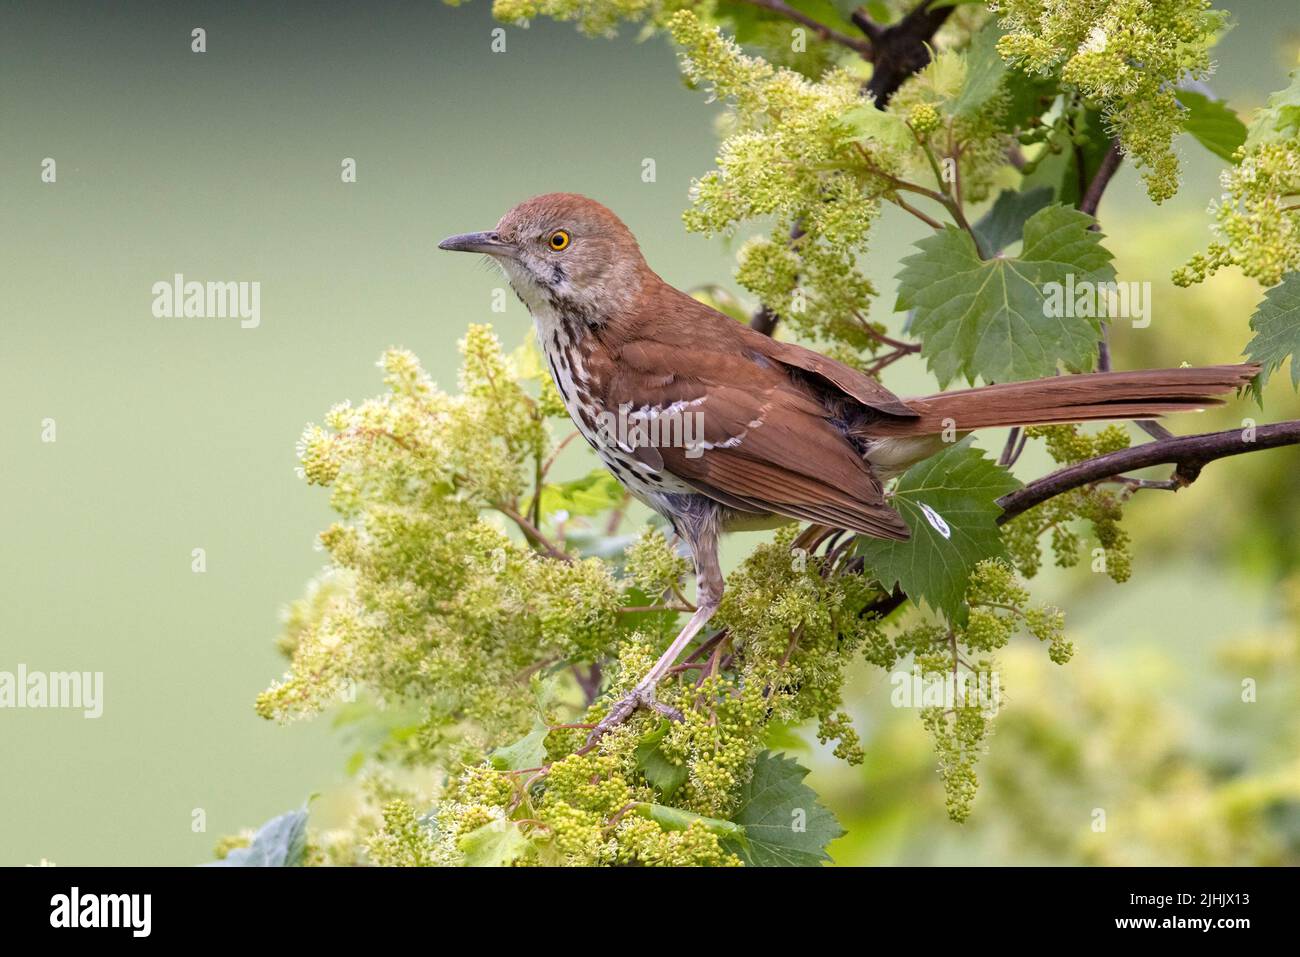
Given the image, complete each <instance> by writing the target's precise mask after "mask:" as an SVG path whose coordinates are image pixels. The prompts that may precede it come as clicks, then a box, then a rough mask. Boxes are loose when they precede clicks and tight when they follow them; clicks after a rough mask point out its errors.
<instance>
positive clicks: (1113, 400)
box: [870, 365, 1259, 436]
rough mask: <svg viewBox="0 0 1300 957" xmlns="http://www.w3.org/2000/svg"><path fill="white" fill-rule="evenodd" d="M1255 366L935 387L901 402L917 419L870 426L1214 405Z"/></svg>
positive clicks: (916, 427) (905, 430) (1107, 415)
mask: <svg viewBox="0 0 1300 957" xmlns="http://www.w3.org/2000/svg"><path fill="white" fill-rule="evenodd" d="M1258 371H1259V366H1256V365H1230V366H1205V367H1202V368H1196V369H1193V368H1187V369H1143V370H1141V371H1138V372H1095V373H1090V374H1087V375H1062V376H1055V377H1053V378H1048V379H1034V380H1032V381H1030V382H1007V383H1003V384H999V385H990V386H984V387H983V388H978V389H963V390H961V391H958V392H941V393H938V394H936V395H929V396H925V397H923V398H919V399H908V400H907V404H908V405H909V406H911V407H912V408H913V409H915V410H916V411H917V412H918V413H919V417H918V418H914V419H902V418H898V419H894V418H889V419H887V420H885V421H879V420H877V421H875V422H872V424H871V426H870V431H871V433H872V434H873V435H877V436H915V435H934V434H937V433H940V432H943V431H944V430H946V429H955V430H956V431H958V432H968V431H970V430H972V429H984V428H991V427H996V426H1008V425H1050V424H1053V423H1061V422H1088V421H1094V420H1099V419H1151V418H1155V417H1156V416H1160V415H1164V414H1165V413H1167V412H1189V411H1195V410H1197V409H1204V408H1206V407H1207V406H1212V405H1222V404H1223V403H1222V400H1220V399H1216V398H1214V396H1216V395H1222V394H1223V393H1226V392H1231V391H1233V390H1234V389H1238V388H1241V387H1242V386H1244V385H1245V384H1246V383H1247V382H1249V381H1250V380H1251V378H1252V377H1253V376H1254V375H1255V373H1257V372H1258Z"/></svg>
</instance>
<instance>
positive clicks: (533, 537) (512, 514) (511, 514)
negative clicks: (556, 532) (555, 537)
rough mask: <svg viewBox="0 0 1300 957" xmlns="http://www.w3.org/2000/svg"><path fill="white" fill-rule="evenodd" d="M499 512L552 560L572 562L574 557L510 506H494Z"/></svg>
mask: <svg viewBox="0 0 1300 957" xmlns="http://www.w3.org/2000/svg"><path fill="white" fill-rule="evenodd" d="M493 507H494V508H495V509H496V510H497V511H498V512H500V513H501V514H502V515H504V516H505V517H506V518H508V519H510V521H512V522H514V523H515V524H516V525H518V526H519V530H520V531H521V532H523V533H524V537H525V538H527V539H528V540H529V541H531V542H533V543H534V544H537V545H540V546H541V547H542V548H543V549H544V550H545V552H546V554H548V555H550V556H551V557H552V558H558V559H560V560H561V561H565V562H571V561H573V556H572V555H569V554H567V553H565V552H564V551H563V550H561V549H560V548H559V547H558V546H557V545H556V544H555V543H554V542H552V541H551V540H550V539H549V538H547V537H546V536H545V535H543V534H542V533H541V532H540V531H538V529H537V526H536V525H534V524H533V523H532V522H530V521H528V519H526V518H524V517H523V516H522V515H520V514H519V513H518V512H517V511H515V509H513V508H511V507H510V506H509V505H505V504H500V505H495V506H493Z"/></svg>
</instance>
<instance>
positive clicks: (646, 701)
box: [587, 684, 682, 747]
mask: <svg viewBox="0 0 1300 957" xmlns="http://www.w3.org/2000/svg"><path fill="white" fill-rule="evenodd" d="M637 708H649V709H650V710H651V711H655V712H657V713H659V714H662V715H664V716H665V717H666V718H668V719H670V720H672V721H681V720H682V713H681V712H680V711H678V710H677V709H676V708H674V707H672V706H671V705H666V704H664V703H663V702H662V701H659V700H658V699H657V698H656V697H655V688H654V685H652V684H650V685H637V686H636V687H635V688H633V689H632V690H631V692H629V693H628V695H627V696H626V697H624V698H621V699H620V700H619V701H617V702H616V703H615V704H614V707H612V708H610V709H609V714H607V715H605V717H604V718H602V719H601V720H600V723H599V724H597V725H596V727H594V728H592V729H591V733H590V734H589V735H587V746H588V747H590V746H591V745H593V744H595V743H596V742H597V741H599V740H600V739H601V737H602V736H603V735H605V734H607V733H608V732H610V731H612V730H613V729H614V728H617V727H618V726H619V725H620V724H622V723H623V722H624V721H626V720H627V719H628V718H630V717H632V714H633V713H634V712H635V711H636V709H637Z"/></svg>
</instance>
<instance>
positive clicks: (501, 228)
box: [438, 193, 1258, 745]
mask: <svg viewBox="0 0 1300 957" xmlns="http://www.w3.org/2000/svg"><path fill="white" fill-rule="evenodd" d="M438 246H439V248H440V249H444V250H452V251H458V252H470V253H482V254H485V255H486V256H488V257H490V258H491V260H493V261H495V262H496V263H497V264H499V265H500V267H501V268H502V269H503V271H504V272H505V275H506V278H507V280H508V282H509V284H510V286H511V287H512V289H513V290H514V292H515V293H516V295H517V296H518V297H519V299H520V300H521V301H522V302H523V304H524V306H525V307H526V308H527V310H528V312H529V313H530V314H531V316H532V319H533V324H534V328H535V331H536V335H537V339H538V344H539V346H540V348H541V351H542V353H543V354H544V355H545V357H546V363H547V365H548V367H549V369H550V373H551V376H552V378H553V379H554V382H555V386H556V388H557V389H558V391H559V393H560V396H561V398H562V399H563V401H564V405H565V407H566V409H567V410H568V413H569V416H570V417H571V418H572V420H573V422H574V424H575V426H576V427H577V429H578V431H579V432H580V433H581V434H582V436H583V437H584V438H585V439H586V440H587V442H588V444H590V445H591V446H592V448H593V449H594V450H595V452H596V454H597V455H598V456H599V458H600V459H601V461H602V462H603V463H604V465H605V466H606V467H607V468H608V469H609V470H610V471H611V472H612V473H613V474H614V476H615V478H617V479H618V480H619V482H621V483H622V484H623V486H624V487H625V488H626V489H627V490H628V491H629V492H631V493H632V495H634V496H635V497H636V498H638V499H639V500H641V501H642V502H644V503H645V504H646V505H648V506H649V507H650V508H652V509H654V510H655V511H656V512H658V513H659V514H660V515H662V516H663V517H664V518H666V519H667V520H668V522H669V523H670V524H671V526H672V528H673V531H674V532H675V533H676V535H677V536H678V538H679V539H680V540H681V541H682V542H684V543H685V544H686V546H687V548H688V549H689V550H690V553H691V557H692V559H693V564H694V570H695V577H696V594H697V597H696V602H695V610H694V612H693V613H692V614H691V616H690V619H689V620H688V621H687V623H686V625H685V626H684V627H683V628H682V630H681V631H680V632H679V633H678V635H677V636H676V637H675V638H674V639H673V641H672V642H671V643H670V644H669V645H668V647H667V649H666V650H665V651H664V652H663V654H662V655H661V656H660V658H659V659H658V660H657V661H656V662H655V664H654V665H653V666H652V667H651V668H650V670H649V671H648V672H647V674H646V675H645V676H644V677H643V678H641V680H640V681H638V682H637V684H636V685H635V687H634V688H633V690H632V691H631V692H630V693H629V694H627V695H626V696H625V697H623V698H622V699H621V700H619V701H617V702H614V703H613V704H612V705H611V707H610V708H609V710H608V711H607V712H606V714H605V716H604V717H603V718H602V719H601V721H600V722H599V723H597V724H596V725H595V727H594V728H593V729H592V730H591V733H590V736H589V738H588V742H587V743H588V744H589V745H590V744H593V743H594V742H596V741H597V740H598V739H599V738H600V737H601V736H602V735H604V734H605V733H607V732H608V731H610V730H611V729H612V728H614V727H616V726H617V725H619V724H621V723H623V722H625V721H626V720H627V719H628V718H629V717H630V716H631V715H632V714H633V713H634V712H635V711H636V710H637V709H638V708H647V709H651V710H654V711H658V712H660V713H662V714H665V715H667V716H669V717H680V715H679V714H678V713H677V712H676V711H675V709H673V708H671V707H669V706H667V705H665V704H663V703H661V702H659V701H658V700H657V699H656V697H655V688H656V686H657V685H658V684H659V682H660V681H661V680H662V679H663V678H664V677H665V675H667V674H668V672H669V670H670V669H671V668H672V666H673V664H674V663H675V662H676V660H677V658H678V657H679V656H680V655H681V653H682V652H683V650H684V649H685V648H686V647H687V646H688V645H689V644H690V643H691V641H692V640H693V639H694V638H695V637H696V636H697V635H698V634H699V633H700V632H701V630H702V629H703V628H704V627H705V625H706V624H707V623H708V621H709V620H710V618H712V616H713V615H714V613H715V612H716V611H717V609H718V607H719V605H720V603H721V600H722V596H723V575H722V571H721V568H720V565H719V559H718V541H719V536H720V534H721V533H723V532H725V531H731V530H736V529H742V528H761V527H771V525H772V524H775V523H781V522H789V521H798V522H810V523H814V524H817V525H821V526H825V527H829V528H833V529H841V530H844V531H848V532H853V533H857V534H861V535H867V536H872V537H875V538H881V539H891V540H895V541H906V540H907V539H908V538H909V536H910V534H911V530H910V529H909V527H908V525H907V523H906V522H905V521H904V519H903V517H902V515H901V514H900V513H899V511H898V510H897V509H895V508H894V507H892V506H891V505H890V497H889V494H888V492H887V491H886V486H887V483H889V482H890V481H891V480H892V479H893V478H895V477H897V476H899V475H901V474H902V473H903V472H905V471H906V470H907V469H908V468H910V467H911V466H912V465H914V464H916V463H918V462H920V461H923V460H924V459H926V458H929V457H930V456H932V455H935V454H936V453H938V452H939V451H941V450H942V449H943V448H944V447H945V445H946V444H947V443H949V442H951V441H954V440H955V439H956V438H958V437H960V436H964V435H966V434H968V433H970V432H972V431H975V430H978V429H983V428H992V427H1007V426H1029V425H1046V424H1057V423H1078V422H1090V421H1096V420H1122V419H1151V418H1155V417H1157V416H1161V415H1164V414H1166V413H1172V412H1181V411H1191V410H1198V409H1203V408H1205V407H1207V406H1211V405H1218V404H1221V400H1219V399H1216V398H1214V397H1215V396H1217V395H1219V394H1222V393H1226V392H1230V391H1232V390H1235V389H1238V388H1240V387H1242V386H1244V385H1245V384H1246V383H1247V382H1249V380H1250V379H1251V378H1252V377H1253V376H1254V375H1255V373H1256V372H1257V371H1258V367H1257V366H1255V365H1250V364H1238V365H1218V366H1206V367H1199V368H1189V367H1183V368H1177V369H1144V370H1139V371H1133V372H1096V373H1083V374H1071V375H1058V376H1052V377H1047V378H1042V379H1037V380H1029V381H1016V382H1003V383H996V384H992V385H985V386H982V387H978V388H971V389H963V390H955V391H949V392H941V393H938V394H935V395H928V396H922V397H919V398H910V399H902V398H899V397H898V396H896V395H895V394H894V393H892V392H890V391H889V390H888V389H886V388H885V387H884V386H883V385H882V384H881V383H880V382H878V381H877V380H876V379H874V378H872V377H870V376H868V375H866V374H865V373H863V372H861V371H859V370H857V369H854V368H852V367H850V366H847V365H844V364H842V363H840V362H838V361H836V360H833V359H831V358H828V357H827V356H824V355H821V354H820V353H818V352H816V351H813V350H811V349H807V348H804V347H802V346H800V345H797V344H795V343H791V342H784V341H779V340H777V339H774V338H772V337H771V336H769V335H766V334H764V333H762V332H760V331H758V330H755V329H752V328H750V327H749V326H747V325H745V324H744V323H741V322H738V321H737V320H735V319H733V318H731V317H728V316H726V315H724V314H722V313H720V312H718V311H717V310H715V309H713V308H711V307H710V306H708V305H706V304H705V303H703V302H700V301H699V300H697V299H696V298H694V297H693V296H691V295H689V294H688V293H685V292H682V291H681V290H679V289H677V288H675V287H673V286H672V285H670V284H669V283H667V282H665V281H664V280H663V279H661V278H660V277H659V276H658V275H657V274H656V273H655V272H654V271H653V270H652V269H651V268H650V266H649V265H648V264H647V263H646V260H645V257H644V256H643V255H642V252H641V248H640V246H639V244H638V243H637V240H636V237H635V236H634V235H633V234H632V232H631V230H629V229H628V227H627V226H626V225H624V224H623V222H622V221H621V220H620V219H619V218H618V217H617V216H616V215H615V214H614V213H613V212H611V211H610V210H609V209H607V208H606V207H605V206H603V205H601V204H600V203H598V202H596V201H595V200H592V199H589V198H587V197H585V196H581V195H578V194H576V193H547V194H544V195H541V196H535V197H533V198H531V199H527V200H524V201H523V202H521V203H519V204H518V205H516V206H514V207H513V208H512V209H510V210H509V211H508V212H507V213H506V214H505V215H504V216H502V217H501V219H500V220H499V221H498V222H497V224H496V226H495V227H494V228H493V229H490V230H485V231H481V232H471V233H462V234H459V235H455V236H450V237H448V238H446V239H444V240H442V241H441V242H440V243H439V244H438ZM620 414H621V415H622V416H623V417H624V419H626V418H627V417H628V415H629V414H631V415H633V416H636V417H638V421H639V422H640V423H641V424H642V425H645V424H649V423H657V422H658V421H659V420H661V419H664V418H668V417H676V418H678V419H683V420H684V421H685V422H686V423H694V424H695V425H696V426H697V428H696V430H695V432H696V434H694V435H693V436H692V437H691V439H692V441H690V442H685V441H680V440H681V439H682V437H683V435H685V433H686V432H687V431H688V430H687V429H686V428H685V427H684V426H683V427H682V428H678V429H668V430H660V431H659V432H658V433H657V437H658V438H659V439H660V441H658V442H645V441H632V440H630V437H631V438H635V439H641V438H643V434H644V433H647V432H649V434H651V435H652V436H653V435H655V432H654V431H652V430H646V429H642V430H640V432H637V431H636V430H635V429H634V430H633V431H632V433H630V434H625V432H622V431H618V430H614V429H611V428H610V427H609V426H608V423H609V422H610V421H611V420H613V419H616V418H617V417H618V416H619V415H620ZM665 432H666V434H668V435H669V436H670V438H671V439H672V440H673V441H662V439H663V437H664V435H665Z"/></svg>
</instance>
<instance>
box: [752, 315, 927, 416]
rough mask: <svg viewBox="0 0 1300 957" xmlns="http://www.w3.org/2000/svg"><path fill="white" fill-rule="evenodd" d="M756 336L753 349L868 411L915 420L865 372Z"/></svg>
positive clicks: (908, 408)
mask: <svg viewBox="0 0 1300 957" xmlns="http://www.w3.org/2000/svg"><path fill="white" fill-rule="evenodd" d="M755 335H758V336H759V337H760V338H761V340H762V342H757V343H756V344H755V348H759V349H762V350H764V354H765V355H767V356H768V357H769V358H771V359H775V360H776V361H777V362H780V363H783V364H785V365H787V366H793V367H794V368H796V369H801V370H802V371H803V372H805V373H807V374H809V375H811V376H814V377H816V378H818V379H821V380H824V381H825V382H826V383H828V384H829V385H832V386H834V387H835V388H837V389H839V390H840V391H841V392H844V393H847V394H848V395H850V396H852V397H853V398H854V399H857V401H858V402H860V403H862V404H863V405H865V406H866V407H867V408H869V409H875V410H876V411H877V412H885V413H888V414H889V415H896V416H902V417H903V418H916V416H917V412H916V410H915V409H913V408H912V407H911V406H909V405H908V404H907V403H906V402H905V401H903V400H902V399H900V398H899V397H898V396H896V395H894V393H892V392H890V391H889V390H888V389H886V388H885V387H884V386H883V385H881V384H880V383H879V382H877V381H876V380H875V379H873V378H871V376H869V375H867V374H866V373H864V372H859V371H858V370H857V369H854V368H851V367H849V366H846V365H844V364H843V363H841V362H836V361H835V360H834V359H829V358H827V357H826V356H824V355H821V354H820V353H817V352H813V351H812V350H811V349H805V348H804V347H803V346H799V345H795V344H794V343H793V342H777V341H776V340H775V339H771V338H768V337H767V336H763V335H762V334H761V333H755Z"/></svg>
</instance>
